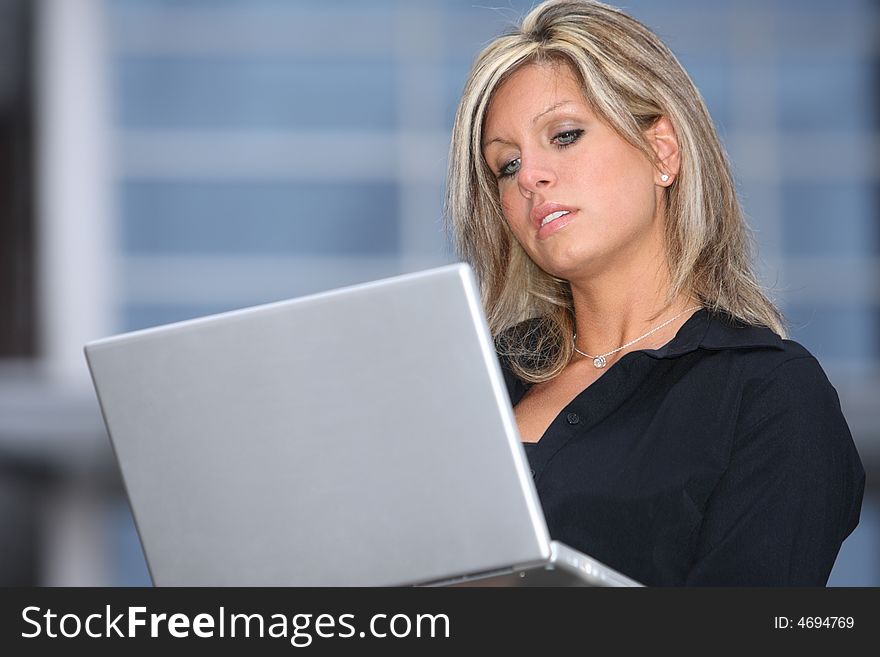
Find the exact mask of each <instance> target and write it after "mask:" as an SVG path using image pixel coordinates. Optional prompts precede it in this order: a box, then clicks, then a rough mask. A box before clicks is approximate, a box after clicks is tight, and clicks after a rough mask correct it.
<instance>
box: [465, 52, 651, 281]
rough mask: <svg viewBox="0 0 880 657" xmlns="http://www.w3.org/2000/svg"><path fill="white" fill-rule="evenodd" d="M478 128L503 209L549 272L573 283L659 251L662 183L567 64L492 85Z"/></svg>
mask: <svg viewBox="0 0 880 657" xmlns="http://www.w3.org/2000/svg"><path fill="white" fill-rule="evenodd" d="M483 134H484V139H483V155H484V157H485V159H486V162H487V163H488V165H489V167H490V168H491V170H492V172H493V173H494V174H495V176H496V177H497V180H498V190H499V194H500V197H501V205H502V208H503V211H504V216H505V218H506V220H507V222H508V224H509V225H510V229H511V230H512V231H513V234H514V235H515V236H516V239H517V240H518V241H519V243H520V244H521V245H522V247H523V248H524V249H525V251H526V253H528V254H529V256H530V257H531V258H532V260H533V261H534V262H535V263H536V264H537V265H538V266H539V267H541V268H542V269H543V270H544V271H546V272H547V273H549V274H552V275H554V276H557V277H560V278H564V279H567V280H570V281H572V280H574V279H578V278H581V277H585V276H592V275H595V274H598V273H600V272H601V271H603V270H604V269H605V268H607V267H614V266H617V265H620V264H623V263H627V264H629V265H630V266H632V265H634V264H635V263H636V262H638V261H639V260H640V259H641V260H644V256H645V254H652V255H653V254H656V253H658V252H659V251H657V250H656V249H657V248H658V247H659V248H660V249H662V240H663V226H662V217H661V216H660V212H658V208H660V207H662V204H661V199H662V187H661V185H665V184H668V183H666V182H661V180H660V173H661V172H659V171H658V170H657V169H656V168H655V167H654V165H653V164H652V163H651V162H650V161H649V160H648V158H646V157H645V155H644V154H643V153H642V151H640V150H638V149H636V148H635V147H633V146H631V145H630V144H629V143H628V142H626V141H625V140H624V139H623V138H622V137H620V136H619V135H618V134H617V133H616V132H615V131H614V130H612V129H611V128H610V127H608V126H607V125H606V124H605V123H603V122H602V121H600V120H599V119H598V118H597V117H596V115H595V114H594V113H593V111H592V109H591V108H590V106H589V104H588V103H587V102H586V100H585V99H584V97H583V94H582V91H581V85H580V83H579V82H578V79H577V78H576V77H575V75H574V73H573V72H572V71H571V69H570V68H569V67H568V66H566V65H562V64H530V65H527V66H525V67H523V68H521V69H519V70H518V71H516V72H515V73H514V74H513V75H512V76H511V77H510V78H509V79H508V80H506V81H505V82H504V83H503V84H502V85H501V87H500V88H499V89H498V90H497V91H496V93H495V95H494V97H493V99H492V101H491V103H490V105H489V109H488V113H487V115H486V121H485V130H484V133H483ZM649 139H650V136H649Z"/></svg>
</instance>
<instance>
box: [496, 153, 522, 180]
mask: <svg viewBox="0 0 880 657" xmlns="http://www.w3.org/2000/svg"><path fill="white" fill-rule="evenodd" d="M521 162H522V160H520V158H516V159H515V160H511V161H510V162H508V163H507V164H505V165H504V166H503V167H501V171H499V172H498V177H499V178H508V177H510V176H512V175H513V174H515V173H516V172H517V171H519V166H520V164H521Z"/></svg>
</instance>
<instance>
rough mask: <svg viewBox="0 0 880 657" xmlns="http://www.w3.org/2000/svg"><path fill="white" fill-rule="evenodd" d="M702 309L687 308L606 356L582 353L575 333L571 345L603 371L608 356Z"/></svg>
mask: <svg viewBox="0 0 880 657" xmlns="http://www.w3.org/2000/svg"><path fill="white" fill-rule="evenodd" d="M700 308H702V306H694V307H693V308H687V309H685V310H682V311H681V312H680V313H678V314H677V315H676V316H675V317H671V318H670V319H667V320H666V321H665V322H663V323H662V324H661V325H660V326H656V327H654V328H652V329H651V330H650V331H648V332H647V333H645V334H644V335H640V336H639V337H637V338H636V339H635V340H630V341H629V342H627V343H626V344H622V345H620V346H619V347H618V348H617V349H612V350H611V351H609V352H608V353H604V354H601V355H599V356H591V355H590V354H588V353H586V352H583V351H581V350H580V349H578V348H577V337H578V335H577V333H575V334H574V335H573V336H572V337H571V344H572V346H573V347H574V350H575V351H576V352H577V353H579V354H580V355H581V356H586V357H587V358H591V359H592V360H593V367H595V368H597V369H602V368H603V367H605V365H607V364H608V361H607V360H605V359H606V358H607V357H608V356H612V355H614V354H616V353H617V352H618V351H620V350H621V349H626V348H627V347H628V346H630V345H632V344H635V343H636V342H638V341H639V340H642V339H644V338H647V337H648V336H649V335H651V334H652V333H654V332H655V331H659V330H660V329H662V328H663V327H664V326H666V325H667V324H669V323H670V322H672V321H675V320H676V319H678V318H679V317H681V316H682V315H684V314H685V313H686V312H688V311H691V310H699V309H700Z"/></svg>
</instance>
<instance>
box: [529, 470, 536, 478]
mask: <svg viewBox="0 0 880 657" xmlns="http://www.w3.org/2000/svg"><path fill="white" fill-rule="evenodd" d="M529 472H531V473H532V478H534V477H535V469H534V468H532V469H531V470H530V471H529Z"/></svg>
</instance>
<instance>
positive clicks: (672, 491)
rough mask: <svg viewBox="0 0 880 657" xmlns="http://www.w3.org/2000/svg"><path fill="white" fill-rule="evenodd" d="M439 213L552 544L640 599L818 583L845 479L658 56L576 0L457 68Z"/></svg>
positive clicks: (837, 422)
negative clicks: (494, 362) (464, 77)
mask: <svg viewBox="0 0 880 657" xmlns="http://www.w3.org/2000/svg"><path fill="white" fill-rule="evenodd" d="M447 214H448V217H449V219H450V221H451V225H452V229H453V233H454V236H455V239H456V242H457V245H458V248H459V250H460V253H461V255H462V256H463V257H464V258H465V259H466V260H468V261H469V262H470V263H471V264H472V266H473V267H474V269H475V271H476V273H477V276H478V278H479V280H480V283H481V286H482V293H483V303H484V307H485V311H486V315H487V318H488V321H489V325H490V329H491V331H492V334H493V336H494V337H495V339H496V343H497V346H498V350H499V355H500V357H501V361H502V366H503V368H504V372H505V377H506V379H507V383H508V388H509V392H510V396H511V401H512V402H513V404H514V411H515V415H516V420H517V423H518V425H519V429H520V433H521V436H522V439H523V441H524V442H525V444H526V453H527V455H528V457H529V461H530V463H531V466H532V472H533V476H534V478H535V484H536V487H537V491H538V494H539V497H540V499H541V503H542V505H543V509H544V514H545V517H546V519H547V523H548V526H549V528H550V533H551V535H552V536H553V538H555V539H558V540H560V541H563V542H565V543H568V544H569V545H571V546H573V547H575V548H577V549H580V550H582V551H583V552H585V553H587V554H589V555H590V556H592V557H594V558H596V559H599V560H600V561H603V562H605V563H606V564H608V565H609V566H611V567H613V568H616V569H617V570H619V571H621V572H623V573H624V574H626V575H629V576H630V577H633V578H635V579H637V580H639V581H641V582H643V583H644V584H648V585H824V584H825V583H826V582H827V579H828V575H829V573H830V571H831V568H832V566H833V564H834V560H835V558H836V556H837V553H838V550H839V548H840V545H841V543H842V541H843V540H844V538H845V537H846V536H848V535H849V534H850V533H851V532H852V530H853V529H854V528H855V526H856V525H857V523H858V517H859V512H860V508H861V499H862V495H863V490H864V470H863V469H862V465H861V462H860V460H859V457H858V454H857V452H856V450H855V447H854V445H853V442H852V438H851V436H850V433H849V430H848V428H847V425H846V422H845V420H844V418H843V416H842V414H841V411H840V405H839V401H838V398H837V394H836V392H835V391H834V389H833V388H832V386H831V384H830V383H829V382H828V380H827V378H826V377H825V374H824V373H823V371H822V369H821V367H820V366H819V364H818V363H817V361H816V360H815V358H813V356H811V355H810V353H809V352H808V351H807V350H806V349H805V348H804V347H802V346H801V345H799V344H797V343H796V342H793V341H790V340H786V339H784V338H785V329H784V327H783V323H782V318H781V315H780V313H779V311H778V310H777V309H776V308H775V307H774V305H773V303H772V302H771V301H770V300H769V299H768V298H767V297H766V296H765V294H764V292H763V291H762V289H761V287H760V285H759V284H758V283H757V281H756V278H755V276H754V274H753V272H752V269H751V265H750V258H749V251H748V246H749V242H748V235H747V232H746V227H745V224H744V220H743V215H742V211H741V209H740V206H739V202H738V200H737V198H736V194H735V191H734V184H733V181H732V179H731V174H730V168H729V165H728V163H727V160H726V157H725V155H724V152H723V149H722V147H721V145H720V143H719V141H718V138H717V136H716V134H715V131H714V128H713V126H712V123H711V119H710V118H709V115H708V112H707V110H706V107H705V105H704V103H703V101H702V99H701V98H700V95H699V93H698V92H697V91H696V89H695V88H694V86H693V83H692V82H691V80H690V79H689V77H688V76H687V74H686V73H685V72H684V70H683V69H682V67H681V65H680V64H679V63H678V61H677V60H676V58H675V57H674V55H673V54H672V53H671V52H670V51H669V50H668V48H666V46H664V45H663V44H662V43H661V42H660V40H659V39H658V38H657V37H656V36H655V35H654V34H653V33H651V32H650V31H649V30H647V29H646V28H645V27H644V26H642V25H641V24H640V23H638V22H637V21H635V20H633V19H632V18H630V17H628V16H627V15H625V14H623V13H622V12H620V11H619V10H617V9H614V8H612V7H609V6H606V5H603V4H599V3H596V2H589V1H578V0H568V1H551V2H545V3H543V4H541V5H540V6H538V7H536V8H535V9H534V10H532V11H531V13H529V14H528V15H527V16H526V17H525V19H524V20H523V23H522V26H521V28H520V29H519V30H518V31H516V32H515V33H512V34H509V35H506V36H502V37H499V38H498V39H496V40H495V41H494V42H492V43H491V44H490V45H489V46H488V47H486V49H485V50H484V51H483V52H482V53H481V54H480V55H479V57H478V58H477V60H476V62H475V64H474V66H473V69H472V71H471V74H470V77H469V80H468V82H467V85H466V87H465V90H464V93H463V97H462V99H461V103H460V105H459V108H458V113H457V116H456V120H455V127H454V132H453V142H452V147H451V153H450V169H449V180H448V197H447Z"/></svg>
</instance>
